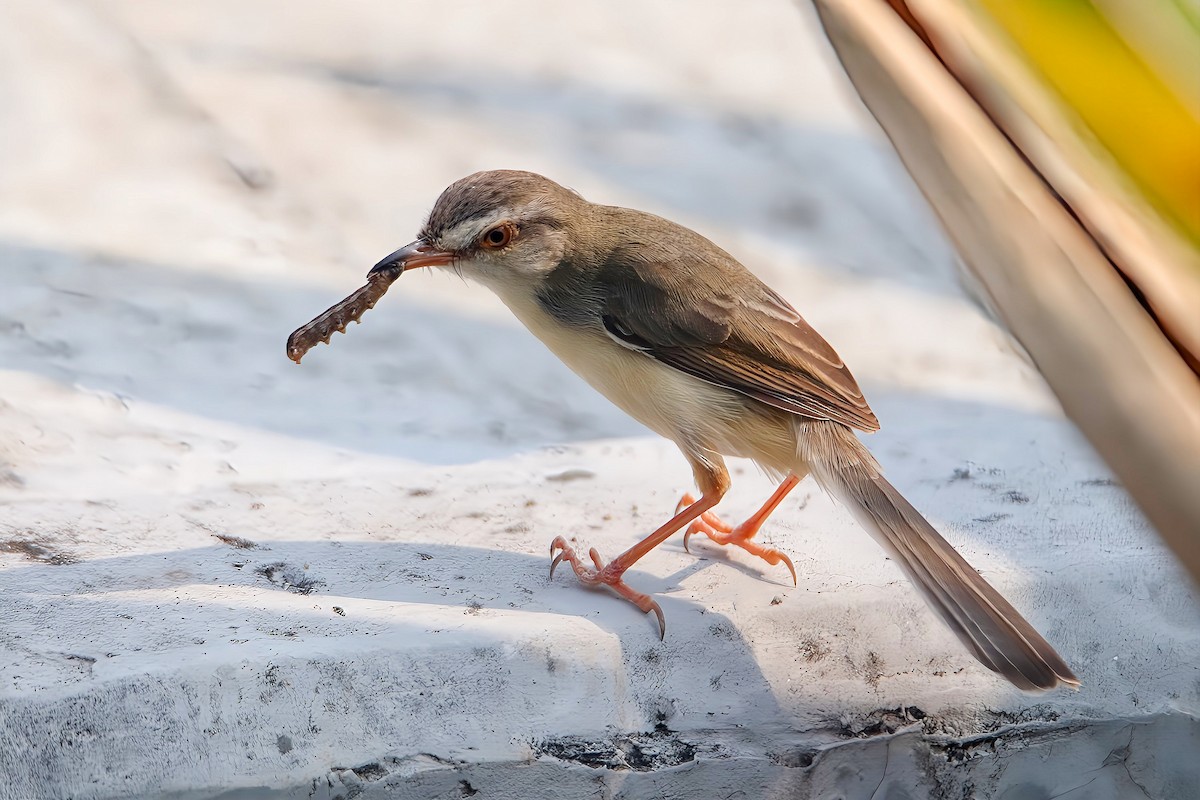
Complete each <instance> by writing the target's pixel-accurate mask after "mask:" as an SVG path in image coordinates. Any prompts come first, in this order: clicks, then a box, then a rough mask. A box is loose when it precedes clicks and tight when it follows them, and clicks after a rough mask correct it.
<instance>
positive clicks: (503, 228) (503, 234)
mask: <svg viewBox="0 0 1200 800" xmlns="http://www.w3.org/2000/svg"><path fill="white" fill-rule="evenodd" d="M515 234H516V227H515V226H514V225H512V224H511V223H508V222H506V223H504V224H503V225H497V226H496V227H494V228H492V229H491V230H490V231H488V232H487V233H485V234H484V235H483V241H482V242H481V244H482V245H483V246H484V247H487V248H489V249H491V250H498V249H499V248H501V247H504V246H505V245H507V244H508V243H509V242H511V241H512V239H513V236H514V235H515Z"/></svg>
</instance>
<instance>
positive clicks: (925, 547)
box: [797, 422, 1079, 691]
mask: <svg viewBox="0 0 1200 800" xmlns="http://www.w3.org/2000/svg"><path fill="white" fill-rule="evenodd" d="M797 439H798V445H799V449H800V455H801V457H802V458H804V460H805V461H806V462H807V463H808V465H809V466H810V467H811V468H812V471H813V475H814V477H815V478H816V479H817V481H818V482H819V483H820V484H821V485H822V486H823V487H824V488H825V489H826V491H828V492H829V493H830V494H832V495H834V496H835V497H837V498H838V499H839V500H840V501H841V502H842V503H844V504H845V505H846V507H847V508H849V509H850V510H851V511H852V512H853V513H854V515H855V517H856V518H857V519H858V521H859V523H860V524H861V525H862V526H863V527H864V528H866V529H867V531H869V532H870V533H871V535H872V536H873V537H875V539H876V541H878V542H879V543H880V544H881V545H883V547H884V549H885V550H887V551H888V554H889V555H891V556H892V558H893V559H894V560H895V561H896V563H898V564H899V565H900V567H901V568H902V569H903V570H904V573H905V574H906V575H907V576H908V578H909V580H911V581H912V582H913V583H914V584H915V585H916V587H917V588H918V589H920V590H921V594H922V595H923V596H924V598H925V600H926V601H927V602H928V603H929V605H930V606H931V607H932V608H933V610H934V611H936V612H937V613H938V614H939V615H940V616H941V617H942V619H943V620H945V622H946V624H947V625H949V626H950V629H951V630H953V631H954V632H955V634H957V635H958V638H959V639H960V640H961V641H962V643H963V644H965V645H966V646H967V648H968V649H969V650H970V651H971V653H973V654H974V656H975V657H976V658H978V659H979V661H980V662H981V663H982V664H983V665H984V666H986V667H987V668H988V669H991V670H993V671H995V672H998V673H1000V674H1001V675H1003V676H1004V677H1005V678H1007V679H1008V680H1010V681H1012V683H1013V684H1014V685H1015V686H1017V687H1018V688H1021V689H1025V690H1028V691H1037V690H1048V689H1053V688H1055V687H1056V686H1058V685H1059V684H1065V685H1067V686H1071V687H1073V688H1074V687H1077V686H1079V679H1078V678H1076V677H1075V674H1074V673H1073V672H1071V669H1070V668H1069V667H1068V666H1067V665H1066V663H1065V662H1064V661H1063V660H1062V658H1061V657H1060V656H1059V655H1058V653H1056V652H1055V651H1054V648H1053V647H1051V646H1050V644H1049V643H1048V642H1047V641H1046V640H1045V639H1043V638H1042V636H1041V634H1039V633H1038V632H1037V631H1036V630H1034V629H1033V626H1032V625H1030V624H1029V623H1028V622H1026V621H1025V618H1024V617H1022V616H1021V615H1020V614H1019V613H1018V612H1017V610H1016V609H1015V608H1013V607H1012V605H1011V604H1010V603H1009V602H1008V601H1007V600H1005V599H1004V598H1003V597H1001V595H1000V593H999V592H997V591H996V590H995V589H993V588H992V586H991V585H990V584H989V583H988V582H987V581H985V580H984V579H983V578H982V577H980V575H979V573H978V572H976V571H975V570H974V569H973V568H972V567H971V565H970V564H968V563H967V561H966V559H964V558H963V557H962V556H960V555H959V554H958V553H957V552H956V551H955V550H954V548H953V547H951V546H950V543H949V542H947V541H946V540H945V539H943V538H942V537H941V535H940V534H939V533H938V532H937V531H936V530H934V529H933V526H932V525H930V524H929V523H928V522H927V521H926V520H925V518H924V517H922V516H921V515H920V513H918V512H917V510H916V509H914V508H913V507H912V506H911V505H910V504H909V502H908V501H907V500H905V499H904V497H903V496H901V494H900V493H899V492H898V491H896V489H895V487H893V486H892V485H891V484H890V483H888V482H887V481H886V480H885V479H884V477H883V475H882V474H881V472H880V469H879V465H878V464H877V463H876V461H875V459H874V458H873V457H872V456H871V454H870V453H869V452H868V451H867V449H866V448H865V447H863V446H862V444H861V443H860V442H859V441H858V439H857V438H856V437H855V436H854V433H853V432H852V431H850V430H849V429H848V428H846V427H844V426H842V425H838V424H837V423H832V422H805V423H800V425H799V431H798V436H797Z"/></svg>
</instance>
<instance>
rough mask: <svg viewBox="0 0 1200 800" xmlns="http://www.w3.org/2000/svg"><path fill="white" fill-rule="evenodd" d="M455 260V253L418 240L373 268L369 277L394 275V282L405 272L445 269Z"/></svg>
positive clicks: (385, 258)
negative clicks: (420, 268) (436, 268)
mask: <svg viewBox="0 0 1200 800" xmlns="http://www.w3.org/2000/svg"><path fill="white" fill-rule="evenodd" d="M454 258H455V256H454V253H451V252H448V251H446V250H439V249H437V248H436V247H434V246H433V245H431V244H429V243H428V242H426V241H425V240H424V239H417V240H416V241H415V242H411V243H409V244H406V245H404V247H401V248H400V249H399V250H397V251H396V252H394V253H391V254H390V255H388V256H386V257H384V258H383V259H382V260H381V261H380V262H379V263H378V264H376V265H375V266H373V267H371V271H370V272H368V273H367V277H368V278H370V276H372V275H379V274H388V275H393V280H395V278H398V277H400V273H401V272H404V271H405V270H409V269H416V268H417V267H444V266H447V265H449V264H451V263H453V261H454Z"/></svg>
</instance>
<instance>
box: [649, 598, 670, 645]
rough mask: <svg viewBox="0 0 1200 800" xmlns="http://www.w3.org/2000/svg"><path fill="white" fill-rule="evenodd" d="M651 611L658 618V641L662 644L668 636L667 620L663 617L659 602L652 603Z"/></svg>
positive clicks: (653, 601)
mask: <svg viewBox="0 0 1200 800" xmlns="http://www.w3.org/2000/svg"><path fill="white" fill-rule="evenodd" d="M650 610H651V611H653V612H654V616H656V617H658V640H659V641H660V642H661V641H662V640H663V639H665V638H666V636H667V618H666V617H664V616H663V612H662V607H661V606H660V605H659V604H658V601H657V600H651V601H650Z"/></svg>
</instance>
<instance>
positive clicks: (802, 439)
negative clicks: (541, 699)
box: [369, 170, 1079, 692]
mask: <svg viewBox="0 0 1200 800" xmlns="http://www.w3.org/2000/svg"><path fill="white" fill-rule="evenodd" d="M439 267H440V268H450V269H452V270H453V271H455V272H457V273H458V274H459V275H461V276H462V277H464V278H466V279H469V280H471V281H474V282H477V283H479V284H482V285H483V286H485V287H487V288H489V289H491V290H492V291H493V292H494V293H495V294H496V295H497V296H498V297H499V299H500V300H501V302H503V303H504V305H506V306H507V307H508V308H509V309H510V310H511V311H512V313H513V315H514V316H516V318H517V319H518V320H519V321H520V322H521V323H522V324H523V325H524V326H525V327H526V328H527V329H528V330H529V331H530V332H531V333H533V335H534V336H536V337H537V338H538V339H540V340H541V341H542V342H543V343H544V344H545V345H546V346H547V347H548V348H549V349H550V350H551V351H552V352H553V353H554V354H555V355H556V356H558V358H559V359H561V360H562V362H563V363H564V364H565V365H566V366H567V367H569V368H570V369H571V370H572V371H574V372H575V373H576V374H577V375H579V376H580V377H581V378H582V379H583V380H584V381H586V382H587V383H589V384H590V385H591V386H592V387H594V388H595V389H596V390H598V391H599V392H600V393H601V394H603V395H604V396H605V397H607V398H608V399H609V400H610V401H612V402H613V403H614V404H616V405H617V406H618V407H619V408H621V409H622V410H623V411H625V412H626V413H627V414H629V416H631V417H633V418H634V419H636V420H637V421H638V422H640V423H642V424H643V425H645V426H646V427H647V428H649V429H650V430H652V431H654V432H655V433H657V434H659V435H660V436H663V437H665V438H666V439H669V440H670V441H672V442H674V443H675V445H676V446H677V447H678V448H679V450H680V452H681V453H682V454H683V457H684V458H685V459H686V460H687V462H688V464H689V465H690V466H691V469H692V473H693V476H694V478H695V482H696V486H697V488H698V489H699V492H700V496H699V497H698V498H697V497H694V496H692V495H690V494H686V495H684V496H683V497H682V499H681V500H680V502H679V504H678V506H677V507H676V513H675V514H674V515H673V516H672V517H671V518H670V519H669V520H668V521H667V522H665V523H664V524H663V525H661V526H660V527H659V528H658V529H656V530H655V531H654V532H653V533H651V534H649V535H648V536H646V537H645V538H644V539H642V540H641V541H640V542H638V543H637V544H635V545H634V546H633V547H631V548H629V549H628V550H626V551H625V552H623V553H621V554H620V555H618V556H616V557H615V558H613V559H611V560H609V561H604V560H603V559H602V558H601V556H600V554H599V553H598V551H597V550H596V549H595V548H591V549H590V551H589V553H588V555H587V558H586V559H585V558H583V557H582V556H580V555H579V554H578V553H576V551H575V550H574V548H572V547H571V545H570V544H569V543H568V541H567V540H566V539H565V538H564V537H562V536H558V537H556V538H554V540H553V541H552V542H551V545H550V556H551V558H552V562H551V568H550V574H551V577H552V578H553V575H554V569H555V568H556V567H558V566H559V565H560V564H561V563H563V562H566V563H568V564H570V565H571V567H572V569H573V571H574V573H575V575H576V577H577V578H578V580H579V582H580V583H582V584H584V585H585V586H589V587H607V588H608V589H610V590H611V591H613V592H615V593H616V594H617V595H619V596H620V597H622V598H624V599H626V600H628V601H629V602H631V603H633V604H634V605H635V606H637V607H638V608H639V609H641V611H642V612H644V613H650V612H654V614H655V616H656V618H657V620H658V626H659V634H660V637H661V636H663V635H665V631H666V621H665V617H664V615H663V612H662V608H661V607H660V605H659V604H658V602H657V601H656V600H655V599H654V598H653V597H651V596H650V595H648V594H646V593H643V592H640V591H638V590H637V589H635V588H633V587H632V586H630V585H628V584H627V583H626V582H625V580H624V574H625V572H626V571H627V570H628V569H629V568H630V567H631V566H632V565H633V564H634V563H636V562H637V561H638V560H639V559H640V558H642V557H643V556H645V555H646V554H647V553H649V552H650V551H651V550H653V549H654V548H655V547H657V546H658V545H660V544H662V543H663V542H665V541H666V540H668V539H669V538H670V537H672V536H674V535H675V534H677V533H678V532H680V531H681V530H683V531H684V545H685V548H686V547H687V542H688V537H690V536H692V535H696V534H703V535H706V536H708V537H709V538H710V539H712V540H713V541H714V542H716V543H718V544H721V545H730V546H737V547H740V548H742V549H744V550H746V551H747V552H748V553H750V554H752V555H754V556H757V557H759V558H762V559H763V560H765V561H766V562H767V563H768V564H770V565H778V564H781V563H782V564H784V565H785V566H787V568H788V569H789V570H790V571H791V574H792V580H793V582H795V581H796V571H795V567H794V565H793V564H792V561H791V559H790V558H788V556H787V555H786V554H785V553H783V552H781V551H779V550H777V549H775V548H773V547H769V546H766V545H763V544H761V543H760V542H758V541H757V540H756V539H755V538H754V537H755V534H756V533H757V532H758V531H759V529H760V528H761V526H762V525H763V523H764V522H765V521H766V519H767V518H768V517H769V516H770V514H771V513H772V512H773V511H774V510H775V509H776V507H777V506H779V504H780V503H781V502H782V501H783V500H784V498H785V497H786V495H787V494H788V493H789V492H790V491H791V490H792V489H794V488H795V487H796V485H797V484H799V483H800V481H801V480H803V479H804V478H805V477H807V476H809V475H811V476H812V477H813V478H814V479H815V480H816V482H817V483H818V484H819V485H820V486H821V487H822V488H823V489H825V490H826V491H827V492H828V493H829V494H831V495H832V496H833V497H835V498H836V499H838V500H839V501H840V502H841V503H842V504H844V505H845V506H846V507H847V508H848V509H849V510H850V511H851V512H852V513H853V515H854V516H855V518H856V519H857V520H858V522H859V524H860V525H861V526H862V527H863V528H865V529H866V530H867V532H868V533H870V534H871V535H872V536H873V538H874V539H875V540H876V541H877V542H878V543H879V544H880V545H882V547H883V549H884V550H885V551H886V553H887V555H889V556H890V557H891V558H892V560H893V561H894V562H895V563H896V564H898V565H899V566H900V568H901V569H902V571H903V572H904V573H905V574H906V575H907V577H908V578H909V579H910V580H911V581H912V583H913V584H914V585H915V586H916V588H917V589H918V590H919V591H920V593H921V595H922V596H923V597H924V599H925V600H926V601H927V602H928V604H929V606H930V607H931V608H932V609H933V610H934V611H935V612H936V613H937V614H938V615H939V616H940V617H941V619H942V620H943V622H945V623H946V625H947V626H948V627H949V628H950V629H951V630H952V631H953V632H954V633H955V634H956V635H957V637H958V639H959V640H960V641H961V642H962V643H963V645H965V647H966V649H967V650H968V651H969V652H970V653H971V654H972V655H973V656H974V657H975V658H976V659H978V660H979V662H980V663H982V664H983V665H984V666H985V667H987V668H988V669H990V670H992V671H994V672H996V673H998V674H999V675H1000V676H1002V677H1004V678H1006V679H1007V680H1008V681H1010V682H1011V683H1012V684H1013V685H1015V686H1016V687H1018V688H1020V689H1023V690H1026V691H1031V692H1033V691H1046V690H1050V689H1054V688H1056V687H1058V686H1068V687H1072V688H1077V687H1078V686H1079V680H1078V678H1076V677H1075V675H1074V673H1073V672H1072V671H1071V669H1070V668H1069V667H1068V666H1067V664H1066V663H1065V662H1064V661H1063V659H1062V658H1061V657H1060V656H1059V655H1058V653H1057V652H1056V651H1055V650H1054V648H1053V647H1052V646H1051V645H1050V644H1049V643H1048V642H1047V641H1046V640H1045V639H1044V638H1043V637H1042V636H1041V635H1040V634H1039V633H1038V632H1037V631H1036V630H1035V629H1034V628H1033V626H1032V625H1030V623H1029V622H1027V621H1026V620H1025V619H1024V617H1022V616H1021V614H1020V613H1019V612H1018V611H1017V610H1016V609H1015V608H1014V607H1013V606H1012V605H1011V604H1010V603H1009V602H1008V601H1007V600H1005V599H1004V597H1003V596H1001V594H1000V593H999V592H998V591H997V590H996V589H994V588H993V587H992V586H991V585H990V584H989V583H988V582H987V581H986V580H985V579H984V578H983V577H982V576H981V575H980V574H979V573H978V572H977V571H976V570H975V569H974V568H972V567H971V565H970V564H969V563H967V561H966V560H965V559H964V558H963V557H962V556H961V555H959V553H958V552H956V551H955V550H954V548H953V547H952V546H951V545H950V543H949V542H947V541H946V540H945V539H944V538H943V537H942V536H941V535H940V534H939V533H938V532H937V531H936V530H935V529H934V528H933V526H932V525H930V523H929V522H928V521H926V519H925V518H924V517H923V516H922V515H921V514H920V513H919V512H918V511H917V510H916V509H915V508H913V506H912V505H911V504H910V503H909V502H908V501H907V500H905V499H904V497H903V496H902V495H901V494H900V493H899V492H898V491H897V490H896V489H895V488H894V487H893V486H892V485H891V484H890V483H889V482H888V481H887V480H886V479H885V478H884V476H883V472H882V470H881V468H880V465H879V463H878V462H877V461H876V460H875V458H874V457H873V456H872V455H871V453H870V451H869V450H868V449H867V448H866V447H865V446H864V445H863V444H862V442H861V441H860V440H859V438H858V436H857V435H856V432H861V433H871V432H874V431H876V430H878V429H879V421H878V419H877V418H876V416H875V414H874V412H873V411H872V410H871V408H870V406H869V405H868V404H867V401H866V399H865V398H864V396H863V392H862V390H861V389H860V388H859V386H858V384H857V382H856V381H855V379H854V377H853V376H852V375H851V373H850V370H849V369H848V368H847V366H846V364H845V363H844V362H843V361H842V359H841V358H840V357H839V356H838V354H837V353H836V352H835V351H834V349H833V348H832V347H831V346H830V345H829V344H828V343H827V342H826V341H825V339H823V338H822V337H821V335H820V334H818V333H817V332H816V330H814V329H813V327H812V326H811V325H809V324H808V323H807V322H806V321H805V320H804V319H803V318H802V317H801V316H800V314H799V313H798V312H797V311H796V310H795V309H794V308H793V307H792V306H791V304H789V303H788V302H787V301H786V300H785V299H784V298H783V297H782V296H781V295H780V294H779V293H777V292H775V291H774V290H773V289H771V288H770V287H768V286H767V285H766V284H765V283H763V282H762V281H761V280H759V279H758V278H757V277H756V276H755V275H754V274H753V273H752V272H751V271H750V270H749V269H747V268H746V267H744V266H743V265H742V264H741V263H739V262H738V261H737V260H736V259H735V258H734V257H733V256H731V255H730V254H729V253H727V252H725V251H724V250H722V249H721V248H720V247H718V246H717V245H716V244H714V243H713V242H711V241H710V240H708V239H707V238H705V237H704V236H702V235H700V234H699V233H696V232H695V231H693V230H691V229H689V228H687V227H684V226H682V225H679V224H676V223H674V222H671V221H669V220H667V219H664V218H663V217H660V216H656V215H654V214H650V213H647V212H643V211H638V210H634V209H630V208H621V207H617V206H609V205H601V204H597V203H591V202H589V201H587V200H585V199H584V198H583V197H582V196H581V195H580V194H578V193H577V192H575V191H574V190H572V189H568V188H566V187H564V186H561V185H559V184H558V183H555V182H554V181H552V180H550V179H549V178H546V177H543V176H541V175H538V174H536V173H532V172H525V171H518V170H491V171H485V172H477V173H475V174H473V175H469V176H467V177H465V178H462V179H461V180H458V181H456V182H454V183H452V184H451V185H450V186H448V187H447V188H446V189H445V190H444V191H443V192H442V194H441V195H440V196H439V197H438V199H437V201H436V202H435V203H434V206H433V208H432V210H431V211H430V213H429V216H428V218H427V220H426V221H425V223H424V225H423V227H422V228H421V229H420V231H419V233H418V237H417V239H416V241H414V242H412V243H411V244H408V245H406V246H404V247H402V248H400V249H398V250H396V251H395V252H393V253H391V254H390V255H388V256H387V257H385V258H384V259H382V260H381V261H380V262H379V263H378V264H376V265H375V266H374V268H372V270H371V273H370V276H369V277H379V276H380V275H381V274H391V275H397V274H399V272H403V271H405V270H408V269H414V268H439ZM726 457H739V458H747V459H750V460H752V461H753V462H755V463H756V464H757V465H758V466H759V467H761V468H762V469H763V470H764V471H765V472H766V473H767V474H768V475H771V476H773V477H775V478H776V479H777V480H778V481H779V484H778V488H777V489H776V490H775V491H774V493H773V494H772V495H771V496H770V497H769V498H768V499H767V501H766V502H765V503H764V504H763V506H762V507H761V508H760V509H759V510H758V511H757V512H755V513H754V514H752V515H751V516H750V517H749V518H748V519H746V520H745V521H744V522H742V523H741V524H738V525H729V524H727V523H725V522H724V521H723V520H722V519H721V518H720V517H718V516H717V515H716V513H715V512H714V511H713V509H714V507H715V506H716V505H717V504H718V503H719V502H720V501H721V499H722V497H723V496H724V495H725V494H726V492H727V491H728V490H729V488H730V483H731V481H730V476H729V470H728V469H727V467H726V464H725V458H726Z"/></svg>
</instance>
